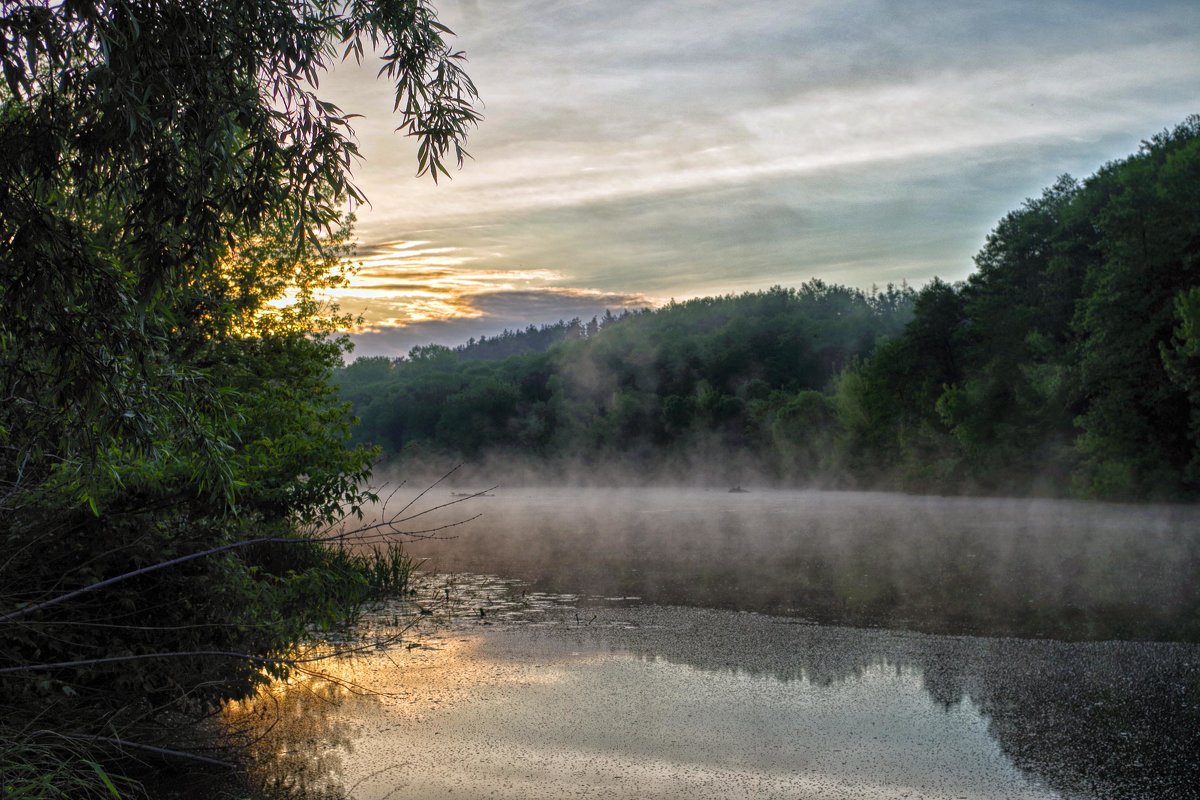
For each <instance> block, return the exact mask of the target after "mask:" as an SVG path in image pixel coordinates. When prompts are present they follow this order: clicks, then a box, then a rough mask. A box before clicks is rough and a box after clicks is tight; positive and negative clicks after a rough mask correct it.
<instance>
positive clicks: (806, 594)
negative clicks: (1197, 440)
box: [409, 483, 1200, 641]
mask: <svg viewBox="0 0 1200 800" xmlns="http://www.w3.org/2000/svg"><path fill="white" fill-rule="evenodd" d="M483 488H485V485H484V484H482V483H481V484H479V485H476V486H472V487H466V488H464V487H457V488H453V489H451V488H443V487H440V486H439V487H437V488H435V489H434V490H432V491H431V492H430V494H429V495H428V496H427V497H426V498H425V499H424V501H425V502H428V504H429V505H433V504H436V503H438V502H444V501H449V500H452V499H458V498H455V497H454V496H453V495H454V494H461V493H463V492H466V491H469V490H474V489H483ZM475 514H479V515H481V516H480V518H479V519H476V520H474V521H472V522H470V523H468V524H465V525H462V526H460V527H456V528H453V529H449V530H446V531H442V532H440V533H438V534H437V536H438V537H439V538H433V539H428V540H423V541H418V542H415V543H413V544H412V545H411V546H410V547H409V550H410V552H411V553H412V554H413V555H415V556H418V557H421V558H426V559H428V561H427V562H426V565H425V568H426V569H427V570H432V571H437V572H472V573H487V574H496V575H501V576H505V577H510V578H519V579H522V580H524V581H527V582H529V584H530V585H531V588H532V589H534V590H541V591H552V592H571V593H577V594H580V595H583V596H585V598H586V597H588V596H591V597H597V598H604V597H635V598H638V599H639V601H640V602H642V603H653V604H666V605H685V606H694V607H704V608H714V609H730V610H738V611H761V612H768V613H772V614H781V615H787V616H793V617H799V618H803V619H807V620H812V621H816V622H821V623H832V624H847V625H855V626H882V627H888V628H897V629H907V630H918V631H925V632H934V633H950V634H963V633H968V634H976V635H1004V636H1022V637H1051V638H1057V639H1066V640H1102V639H1132V640H1163V641H1200V509H1196V508H1194V507H1187V506H1129V505H1117V504H1104V503H1083V502H1071V501H1061V500H1041V499H1038V500H1017V499H995V498H982V499H981V498H941V497H914V496H905V495H896V494H886V493H869V492H826V491H789V490H752V491H747V492H745V493H731V492H729V491H728V490H718V489H699V488H680V487H666V488H656V487H644V488H627V489H613V488H563V487H552V488H550V487H543V488H533V487H516V488H505V487H503V486H501V487H500V488H498V489H496V490H495V492H494V496H488V497H478V498H473V499H470V500H466V501H464V502H462V503H459V504H456V505H454V506H452V507H450V508H446V509H442V510H439V511H437V512H435V513H432V514H430V515H427V516H426V517H423V518H422V519H421V522H422V525H421V527H423V528H429V527H436V526H437V525H440V524H447V523H451V522H455V521H459V520H462V519H465V518H467V517H470V516H473V515H475Z"/></svg>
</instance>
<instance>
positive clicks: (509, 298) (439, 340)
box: [351, 288, 662, 358]
mask: <svg viewBox="0 0 1200 800" xmlns="http://www.w3.org/2000/svg"><path fill="white" fill-rule="evenodd" d="M467 302H468V303H469V309H470V313H456V314H452V315H439V316H432V315H431V316H430V317H428V318H426V319H420V320H416V321H407V322H405V323H403V324H386V323H385V324H376V325H372V326H367V327H365V328H363V329H361V330H359V331H357V332H355V333H353V334H351V340H352V341H353V342H354V344H355V349H354V353H353V357H355V358H357V357H359V356H376V355H385V356H393V357H394V356H398V355H404V354H405V353H407V352H408V351H409V350H411V349H412V348H413V347H414V346H416V345H422V344H443V345H447V346H454V345H459V344H463V343H465V342H466V341H467V340H468V339H470V338H479V337H480V336H495V335H496V334H499V333H501V332H502V331H503V330H505V329H506V328H507V329H514V330H515V329H519V328H525V327H527V326H529V325H545V324H553V323H555V322H558V321H559V320H571V319H574V318H576V317H578V318H580V319H584V320H587V319H591V318H592V317H594V316H599V315H602V314H603V313H604V311H605V310H606V309H607V310H611V311H613V312H614V313H617V312H620V311H621V310H624V309H636V308H648V307H652V306H657V305H660V304H661V302H662V301H661V300H659V299H656V298H651V297H646V296H644V295H628V294H618V293H612V292H596V291H582V290H578V289H552V288H550V289H525V290H514V291H491V292H480V293H478V294H473V295H471V296H470V297H469V300H468V301H467Z"/></svg>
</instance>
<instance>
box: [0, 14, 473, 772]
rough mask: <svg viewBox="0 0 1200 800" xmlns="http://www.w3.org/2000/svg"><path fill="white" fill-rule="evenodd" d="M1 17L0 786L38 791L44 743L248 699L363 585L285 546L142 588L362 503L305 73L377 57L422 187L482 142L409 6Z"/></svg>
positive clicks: (467, 100) (439, 46)
mask: <svg viewBox="0 0 1200 800" xmlns="http://www.w3.org/2000/svg"><path fill="white" fill-rule="evenodd" d="M0 8H2V10H3V16H2V17H0V68H2V71H3V86H2V87H0V392H3V402H0V452H3V458H2V460H0V539H2V541H3V548H2V549H3V553H4V557H3V558H2V559H0V587H2V588H0V683H2V684H3V685H2V686H0V691H3V692H4V695H5V697H6V703H5V707H6V711H5V712H4V715H3V717H0V737H4V739H0V779H3V780H6V781H7V780H9V778H10V777H11V776H12V775H24V776H26V777H28V776H31V775H32V776H35V778H36V779H37V780H44V781H47V785H48V786H49V785H53V784H54V780H53V776H51V777H50V778H46V776H45V774H41V775H40V777H38V775H39V772H38V771H39V769H42V767H40V766H39V763H38V762H37V759H36V758H34V757H32V756H29V757H28V758H27V757H26V755H21V753H25V754H28V753H38V752H42V751H41V750H39V749H38V746H34V745H36V744H37V741H38V736H39V735H40V734H39V732H42V733H45V732H46V731H51V732H52V733H53V735H54V737H56V738H55V741H72V742H76V743H80V742H84V743H87V742H91V743H93V744H94V743H96V742H98V741H101V739H103V740H104V741H110V740H112V739H114V738H120V737H119V736H116V735H115V734H116V733H120V734H121V735H124V733H125V732H126V731H127V730H132V729H133V722H132V720H135V719H136V720H145V719H147V718H150V717H153V716H154V715H155V714H156V713H157V712H158V711H160V710H163V709H169V710H171V711H172V713H176V712H178V711H180V710H193V711H202V710H203V709H204V708H206V707H211V705H212V704H213V703H215V702H218V701H220V700H221V699H223V698H227V697H234V696H239V695H241V694H244V693H245V692H247V691H250V690H251V689H252V688H253V685H254V684H255V682H256V681H258V680H261V673H260V670H259V667H260V666H261V665H262V664H263V663H271V664H274V663H276V662H274V661H273V660H272V659H273V658H274V656H275V655H276V654H278V653H279V652H282V651H284V650H286V648H287V647H288V646H290V645H291V644H292V643H293V642H294V641H295V640H296V639H297V638H298V637H300V636H301V635H303V633H304V631H305V630H307V629H309V628H310V627H311V625H313V624H314V623H322V622H328V621H329V620H330V619H332V618H333V617H334V616H336V614H337V613H338V612H339V610H341V609H343V608H344V601H345V600H346V596H345V592H346V591H347V590H346V585H347V583H348V582H349V583H353V581H352V580H351V579H352V577H353V576H348V575H346V574H344V570H343V571H339V570H342V568H341V567H339V566H338V564H337V563H336V561H335V560H331V559H330V558H329V557H328V555H327V554H325V553H323V552H322V551H321V550H320V549H319V548H310V547H307V546H303V545H300V546H296V547H270V546H257V547H247V548H235V549H228V550H224V551H222V552H220V553H219V554H218V555H214V556H212V557H206V558H197V559H191V560H186V561H184V562H183V563H181V564H180V566H179V567H177V568H173V569H167V570H152V571H150V572H147V573H145V574H140V573H139V570H142V569H144V568H145V567H147V566H148V565H153V564H156V563H162V562H164V561H170V560H172V559H178V558H181V557H182V558H185V559H186V557H187V556H189V554H196V553H201V552H207V551H211V550H214V549H217V548H222V547H226V546H228V545H231V544H235V543H238V542H240V541H244V540H246V539H249V538H260V539H272V540H275V541H277V542H278V541H281V540H286V539H288V538H289V537H291V538H296V539H297V540H299V539H303V538H304V537H305V536H306V534H307V532H308V531H310V530H311V526H313V525H320V524H324V523H328V522H329V521H331V520H332V519H334V518H336V517H337V515H338V514H340V513H342V510H343V509H345V508H346V507H347V506H351V507H352V506H353V505H354V504H356V503H359V502H361V501H362V500H363V499H364V496H363V492H362V489H361V488H360V486H361V479H362V478H363V477H364V476H365V475H366V473H367V471H368V470H369V464H370V458H371V454H370V453H369V452H367V451H365V450H362V449H355V448H353V447H352V446H350V444H349V443H348V424H349V416H348V412H347V411H346V409H345V408H344V407H343V406H342V405H341V404H339V403H338V402H337V401H336V397H335V395H334V393H333V392H332V391H331V390H330V388H329V383H328V378H329V371H330V369H331V367H332V365H333V364H335V363H337V361H338V359H339V357H340V353H341V352H342V349H343V347H344V343H343V342H342V341H341V340H339V339H337V338H336V337H333V336H330V335H329V334H328V332H329V331H330V330H331V329H332V328H334V327H336V325H337V323H338V322H339V319H338V318H337V317H336V314H331V313H330V312H329V310H328V309H326V308H324V307H323V306H322V305H321V304H320V302H319V301H318V299H317V298H318V294H319V290H320V289H322V288H323V287H326V286H328V285H331V283H336V282H338V281H339V280H341V277H340V274H339V270H338V265H339V264H340V263H341V261H340V256H341V255H342V254H343V253H342V249H341V248H342V246H343V245H344V242H345V241H346V237H347V231H346V229H345V225H344V216H343V212H344V209H345V208H346V207H347V205H348V204H354V203H357V202H361V201H362V200H363V196H362V194H361V192H360V191H359V190H358V189H357V188H356V187H355V185H354V184H353V182H352V176H351V168H352V166H353V165H354V163H355V160H356V159H357V157H358V151H357V149H356V146H355V140H354V136H353V131H352V129H351V125H350V123H351V119H352V115H348V114H345V113H343V112H342V111H341V110H340V109H339V108H337V107H336V106H335V105H333V104H331V103H329V102H327V101H326V100H323V99H322V98H321V95H320V90H319V80H320V77H321V75H322V73H323V72H324V71H325V70H326V69H328V68H329V67H330V66H331V65H332V64H333V63H335V62H336V61H338V60H342V59H346V58H349V59H354V60H365V59H374V58H379V59H380V60H381V66H380V70H379V74H380V76H381V77H384V78H386V79H387V80H388V81H389V83H390V86H391V88H392V90H393V91H394V92H395V104H396V105H395V108H396V112H397V114H398V123H399V125H398V131H400V132H401V133H404V134H408V135H411V136H413V137H415V138H416V140H417V172H418V174H423V175H429V176H432V177H433V178H434V179H435V180H436V178H437V177H438V175H439V174H446V172H447V169H448V165H450V164H453V163H456V162H457V163H459V164H461V162H462V160H463V158H464V156H465V152H464V150H463V143H464V141H465V137H466V134H467V132H468V131H469V129H470V128H471V127H472V126H473V125H474V124H475V123H476V122H477V121H478V119H479V117H478V114H477V112H476V111H475V109H474V106H473V104H474V102H475V100H476V99H477V95H476V91H475V87H474V85H473V84H472V82H471V81H470V79H469V77H468V76H467V75H466V74H465V73H464V72H463V69H462V63H463V57H462V54H461V53H459V52H457V51H455V50H454V49H452V48H451V46H450V45H449V44H448V38H449V35H450V31H449V30H448V29H447V28H446V27H445V26H444V25H442V24H441V23H440V22H438V20H437V19H436V16H435V15H434V13H433V11H432V9H431V8H430V7H429V6H428V4H427V3H426V2H424V0H396V2H387V1H385V0H379V1H378V2H368V1H367V0H305V1H304V2H295V0H257V1H255V0H252V1H251V2H246V1H245V0H237V1H236V2H235V1H234V0H205V2H190V1H189V0H175V1H174V2H171V1H164V0H111V1H110V2H103V1H97V0H91V1H88V0H64V2H3V3H0ZM285 296H288V297H292V298H293V299H294V302H293V303H292V304H291V305H290V306H288V307H287V308H285V309H283V310H279V309H277V308H276V307H275V305H274V303H273V301H278V300H279V299H280V298H283V297H285ZM130 574H135V575H137V577H133V578H129V579H123V576H126V575H130ZM115 579H119V580H115ZM97 586H101V587H103V588H100V589H95V590H92V588H93V587H97ZM218 652H220V653H225V654H226V655H209V656H195V657H188V658H186V659H185V658H181V657H179V654H181V653H218ZM231 654H242V655H244V656H245V657H244V658H243V657H239V656H237V655H231ZM263 659H266V661H264V660H263ZM81 661H85V662H88V663H86V664H82V665H76V666H71V665H70V664H69V663H68V662H81ZM30 719H33V720H36V722H34V723H29V722H28V720H30ZM122 724H127V727H126V728H122V727H121V725H122ZM102 732H103V733H104V736H103V737H101V739H97V736H100V734H101V733H102ZM64 737H66V738H64ZM17 739H20V740H21V741H23V742H27V743H28V742H33V743H34V744H33V745H30V746H29V747H25V748H24V749H22V748H20V747H11V746H7V745H5V740H7V741H8V742H11V741H15V740H17ZM123 746H124V745H123ZM23 759H24V760H23ZM35 778H30V780H34V779H35ZM10 788H11V786H9V785H7V784H6V785H5V786H4V787H0V789H2V790H3V792H7V791H8V790H9V789H10ZM0 793H2V792H0Z"/></svg>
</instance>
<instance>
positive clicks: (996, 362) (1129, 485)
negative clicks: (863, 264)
mask: <svg viewBox="0 0 1200 800" xmlns="http://www.w3.org/2000/svg"><path fill="white" fill-rule="evenodd" d="M1197 185H1200V118H1197V117H1192V118H1190V119H1188V120H1187V121H1186V122H1184V123H1183V124H1182V125H1180V126H1178V127H1177V128H1175V129H1174V130H1172V131H1167V132H1163V133H1161V134H1159V135H1158V136H1155V137H1154V138H1153V139H1151V140H1150V141H1148V142H1145V143H1144V144H1143V147H1142V149H1141V151H1140V152H1139V153H1137V154H1135V155H1134V156H1131V157H1130V158H1128V159H1125V160H1123V161H1119V162H1114V163H1112V164H1109V165H1107V166H1105V167H1104V168H1103V169H1101V170H1100V171H1099V172H1098V173H1097V174H1096V175H1095V176H1093V177H1091V178H1089V179H1088V180H1086V181H1084V182H1083V183H1082V184H1080V183H1078V182H1076V181H1074V180H1072V179H1070V178H1068V177H1063V178H1060V179H1059V181H1058V182H1057V183H1056V184H1055V185H1054V186H1053V187H1051V188H1049V189H1047V190H1046V191H1045V193H1043V195H1042V196H1041V197H1040V198H1037V199H1034V200H1030V201H1028V202H1026V203H1025V205H1024V206H1023V207H1022V208H1021V209H1019V210H1017V211H1014V212H1013V213H1011V214H1009V215H1007V216H1006V217H1005V218H1004V219H1003V220H1001V222H1000V224H999V225H997V227H996V229H995V230H994V231H993V232H992V234H991V235H990V236H989V237H988V240H987V243H986V244H985V246H984V248H983V250H982V251H981V252H980V254H979V255H978V256H977V257H976V265H977V266H978V268H979V269H978V271H977V272H976V273H975V274H974V275H972V276H971V278H970V280H969V281H968V282H967V283H966V284H965V285H963V286H961V287H948V286H945V285H944V284H942V285H939V284H937V283H936V282H935V284H931V286H928V287H926V288H925V289H924V290H922V292H921V295H920V297H919V298H918V301H917V307H916V312H915V317H914V319H913V321H912V323H910V324H909V326H908V327H907V328H906V330H905V332H904V334H903V336H902V337H900V338H899V339H898V340H896V341H894V342H889V343H887V344H886V345H884V346H883V347H882V348H881V349H880V350H879V351H878V352H877V353H876V354H875V355H874V356H873V357H872V358H871V359H870V361H868V362H867V363H866V364H864V365H862V366H860V367H858V368H856V370H855V371H854V374H852V375H850V376H846V377H845V378H843V380H842V381H841V383H840V384H839V393H838V400H839V409H840V410H841V413H842V414H843V428H844V431H845V434H844V436H845V438H844V440H843V443H844V457H845V458H846V459H847V464H848V466H849V467H850V469H851V470H852V471H853V472H855V473H856V474H862V473H864V472H868V471H869V465H870V464H871V462H872V457H873V456H875V457H877V458H878V460H879V461H882V462H884V463H889V464H892V465H897V466H898V467H899V469H900V474H901V478H902V480H903V479H904V478H905V476H912V475H914V474H920V473H924V476H925V479H927V480H918V481H917V485H923V486H924V487H925V488H935V489H939V490H943V489H947V488H950V489H953V488H956V487H964V488H974V489H982V490H987V491H1006V492H1014V491H1016V492H1025V491H1030V490H1035V491H1051V492H1066V491H1071V492H1075V493H1078V494H1081V495H1084V496H1095V497H1107V498H1113V499H1146V498H1158V499H1168V498H1184V497H1193V496H1195V495H1196V493H1197V492H1198V491H1200V480H1198V478H1200V474H1198V473H1197V468H1196V465H1197V464H1198V463H1200V449H1198V448H1200V436H1198V433H1200V430H1198V428H1197V423H1196V412H1195V408H1196V394H1195V389H1196V384H1195V380H1194V378H1193V376H1194V375H1195V374H1197V371H1196V366H1197V364H1196V361H1195V352H1194V347H1193V344H1194V339H1195V325H1194V324H1193V322H1192V320H1193V319H1194V317H1195V311H1194V304H1195V302H1196V301H1195V292H1196V291H1197V286H1200V193H1198V192H1197V189H1196V187H1197ZM877 463H878V462H877ZM914 469H915V470H916V471H915V472H914ZM909 485H913V484H912V483H911V482H910V483H909Z"/></svg>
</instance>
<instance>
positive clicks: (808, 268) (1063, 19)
mask: <svg viewBox="0 0 1200 800" xmlns="http://www.w3.org/2000/svg"><path fill="white" fill-rule="evenodd" d="M435 5H436V8H437V10H438V14H439V18H440V19H441V21H442V22H443V23H445V24H447V25H449V26H450V27H451V28H452V29H453V30H454V31H455V32H456V34H457V37H456V38H455V40H454V41H455V46H456V47H457V48H460V49H462V50H463V51H464V52H465V53H466V55H467V58H468V63H467V71H468V73H469V74H470V75H471V77H472V79H473V80H474V81H475V83H476V84H477V85H478V87H479V91H480V94H481V97H482V103H481V107H480V110H481V111H482V113H483V115H484V120H483V122H482V123H481V125H480V127H479V128H478V129H477V130H476V131H474V133H473V134H472V136H471V138H470V140H469V142H468V145H467V149H468V150H469V151H470V153H471V155H472V157H473V158H472V160H469V161H468V162H467V163H466V165H465V166H464V167H463V169H462V170H459V171H452V180H444V179H443V180H442V181H441V182H440V183H438V184H437V185H434V183H433V182H432V181H431V180H429V179H428V178H417V177H416V176H415V172H416V155H415V153H416V144H415V142H414V141H413V140H411V139H407V138H404V137H402V136H400V135H399V134H396V133H394V132H393V130H394V128H395V126H396V124H397V120H396V118H394V117H392V116H391V113H390V112H391V105H392V94H391V90H390V87H389V86H388V85H387V83H386V81H384V80H376V79H375V77H374V76H375V72H376V71H377V69H378V65H377V63H372V62H371V61H370V60H368V61H367V62H366V63H365V64H364V65H363V66H361V67H360V66H356V65H354V64H353V63H349V64H343V65H339V66H338V67H337V68H336V69H335V70H334V71H333V72H332V73H331V74H329V75H328V76H327V77H326V78H325V79H324V80H322V82H321V84H320V94H321V96H322V97H324V98H326V99H329V100H332V101H334V102H336V103H337V104H338V105H340V106H341V107H342V109H343V110H344V111H346V112H351V113H357V114H362V115H363V118H362V119H358V120H356V122H355V131H356V133H357V136H358V139H359V143H360V148H361V150H362V153H363V156H364V159H363V161H362V162H360V163H359V164H357V165H356V166H355V168H354V180H355V182H356V183H357V184H358V185H359V186H360V188H362V189H363V190H364V191H365V192H366V194H367V197H368V198H369V200H370V204H369V205H368V206H365V207H362V208H359V209H358V210H357V216H358V222H357V226H356V238H357V240H358V254H357V257H356V258H355V261H356V262H357V263H358V264H359V265H360V267H359V271H358V273H357V275H356V277H355V278H354V283H353V285H352V286H351V287H349V288H347V289H345V290H343V291H341V292H340V293H339V296H338V298H337V299H338V301H339V302H340V304H341V306H342V310H343V311H347V312H352V313H356V314H361V315H362V316H363V318H364V326H363V328H362V329H361V330H359V331H358V332H356V333H355V335H354V337H353V338H354V340H355V343H356V350H355V353H354V355H355V356H364V355H365V356H370V355H391V356H396V355H402V354H404V353H406V352H407V351H408V350H409V348H411V347H412V346H414V345H417V344H426V343H430V342H435V343H439V344H450V345H453V344H458V343H461V342H464V341H466V340H467V339H468V338H470V337H478V336H480V335H489V336H490V335H493V334H495V333H498V332H500V331H501V330H503V329H504V328H515V327H525V326H526V325H529V324H543V323H549V322H555V321H557V320H559V319H571V318H572V317H577V316H578V317H581V318H584V319H585V320H586V319H589V318H590V317H591V316H593V315H595V314H597V313H603V311H604V309H606V308H607V309H612V310H614V311H619V310H620V309H623V308H636V307H646V306H656V305H660V304H662V303H665V302H667V301H669V300H671V299H676V300H683V299H686V298H691V297H698V296H704V295H713V294H726V293H731V292H733V293H737V292H743V291H755V290H760V289H765V288H768V287H770V286H773V285H783V286H797V285H799V284H801V283H803V282H805V281H807V280H810V279H812V278H818V279H821V280H823V281H826V282H829V283H838V284H843V285H848V286H853V287H858V288H862V289H864V290H869V289H870V288H871V287H872V286H880V287H882V286H885V285H886V284H888V283H897V284H898V283H900V282H901V281H907V283H908V284H909V285H911V286H918V287H919V286H921V285H923V284H924V283H926V282H927V281H929V280H930V279H931V278H933V277H934V276H939V277H941V278H943V279H946V280H951V281H954V280H962V279H963V278H965V277H967V275H969V274H970V272H971V270H972V269H973V263H972V257H973V256H974V254H975V253H976V252H978V251H979V249H980V247H981V246H982V245H983V242H984V239H985V237H986V236H987V234H988V232H989V231H990V230H991V229H992V228H993V227H994V226H995V224H996V222H998V221H999V219H1000V218H1001V217H1002V216H1003V215H1004V214H1005V213H1007V212H1008V211H1011V210H1013V209H1015V208H1017V207H1019V206H1020V204H1021V203H1022V201H1023V200H1024V199H1025V198H1028V197H1032V196H1036V195H1038V194H1040V193H1041V191H1042V189H1043V188H1045V187H1047V186H1049V185H1051V184H1052V183H1053V182H1054V180H1055V178H1056V177H1057V176H1059V175H1061V174H1063V173H1070V174H1072V175H1074V176H1076V177H1078V178H1083V177H1086V176H1087V175H1090V174H1092V173H1093V172H1095V171H1096V170H1097V169H1098V168H1099V167H1101V166H1102V165H1103V164H1104V163H1105V162H1107V161H1111V160H1113V159H1117V158H1122V157H1124V156H1127V155H1129V154H1130V153H1133V152H1134V151H1136V150H1137V147H1138V145H1139V143H1140V142H1141V141H1142V140H1144V139H1146V138H1149V137H1150V136H1152V135H1153V134H1155V133H1157V132H1158V131H1161V130H1163V129H1164V128H1168V127H1171V126H1174V125H1176V124H1178V123H1179V122H1182V121H1183V119H1184V118H1185V117H1187V116H1188V115H1189V114H1195V113H1200V3H1197V2H1196V1H1195V0H1180V1H1179V2H1176V1H1175V0H1163V1H1162V2H1156V0H1142V1H1141V2H1115V0H1039V1H1038V2H1024V0H1019V1H1017V2H1006V0H939V1H938V2H932V1H929V0H903V1H901V0H892V1H891V2H884V0H831V1H828V2H827V1H825V0H739V2H729V1H728V0H440V2H438V3H436V4H435Z"/></svg>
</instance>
